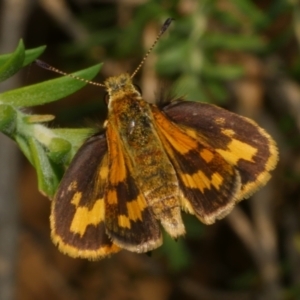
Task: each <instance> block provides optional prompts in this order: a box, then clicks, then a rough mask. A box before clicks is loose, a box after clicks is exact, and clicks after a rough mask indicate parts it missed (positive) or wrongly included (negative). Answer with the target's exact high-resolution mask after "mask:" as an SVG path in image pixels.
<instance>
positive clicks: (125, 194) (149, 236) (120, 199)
mask: <svg viewBox="0 0 300 300" xmlns="http://www.w3.org/2000/svg"><path fill="white" fill-rule="evenodd" d="M106 133H107V137H108V139H107V140H108V148H109V151H108V153H109V161H110V164H109V173H108V187H107V190H106V194H105V199H106V201H105V224H106V229H107V233H108V235H109V236H110V238H111V239H112V240H113V241H114V243H116V244H117V245H118V246H120V247H121V248H124V249H127V250H129V251H133V252H147V251H150V250H153V249H155V248H157V247H159V246H160V245H161V244H162V236H161V231H160V227H159V223H158V221H157V220H156V219H155V217H154V214H153V213H152V210H151V207H150V206H149V205H148V203H147V201H146V199H145V197H144V195H143V193H142V192H141V191H140V190H139V188H138V186H137V184H136V180H135V176H134V168H133V167H132V166H131V161H130V158H129V156H128V154H127V152H126V149H125V147H124V145H123V143H122V141H121V140H120V137H119V136H118V134H117V133H116V131H115V130H114V129H113V128H112V127H111V126H109V125H108V126H107V131H106Z"/></svg>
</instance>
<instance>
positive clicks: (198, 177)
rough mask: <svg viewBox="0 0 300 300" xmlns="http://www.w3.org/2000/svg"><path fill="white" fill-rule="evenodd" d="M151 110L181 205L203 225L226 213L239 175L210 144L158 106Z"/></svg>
mask: <svg viewBox="0 0 300 300" xmlns="http://www.w3.org/2000/svg"><path fill="white" fill-rule="evenodd" d="M152 112H153V117H154V120H155V125H156V127H157V132H158V134H159V136H160V139H161V141H162V144H163V146H164V148H165V150H166V153H167V154H168V156H169V158H170V160H171V162H172V164H173V166H174V168H175V170H176V173H177V176H178V180H179V185H180V188H181V191H182V197H181V198H182V199H181V205H182V208H183V209H184V210H186V211H187V212H189V213H191V214H195V215H196V216H197V217H198V218H199V219H200V220H201V221H202V222H204V223H205V224H211V223H213V222H214V221H215V220H216V219H220V218H222V217H224V216H225V215H227V214H228V213H229V212H230V211H231V210H232V208H233V206H234V203H235V202H236V195H237V193H238V192H239V190H240V178H239V174H238V173H237V172H236V171H235V169H234V168H233V167H232V166H231V165H230V164H229V163H227V162H226V160H225V159H224V158H223V157H222V156H221V155H220V154H219V153H217V152H216V151H215V150H214V149H213V148H212V147H210V146H209V145H206V144H203V143H201V142H200V141H199V140H197V139H195V138H193V137H191V136H189V135H188V134H186V132H184V131H183V130H181V128H180V127H179V126H177V125H176V124H174V123H173V122H171V121H170V120H169V119H168V118H167V117H166V116H165V115H164V114H163V113H162V112H160V111H159V110H158V108H157V107H155V106H153V107H152Z"/></svg>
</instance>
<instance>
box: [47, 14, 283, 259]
mask: <svg viewBox="0 0 300 300" xmlns="http://www.w3.org/2000/svg"><path fill="white" fill-rule="evenodd" d="M170 22H171V21H170V20H169V19H168V20H167V22H166V23H165V24H164V26H163V27H162V30H161V32H160V35H161V34H162V33H163V32H164V31H165V30H166V28H167V27H168V25H169V23H170ZM160 35H159V36H160ZM154 44H155V43H154ZM143 61H144V60H143ZM143 61H142V63H143ZM142 63H141V64H142ZM141 64H140V66H141ZM140 66H139V67H138V69H139V68H140ZM135 73H136V72H135ZM135 73H134V74H135ZM134 74H132V75H129V74H127V73H125V74H121V75H119V76H115V77H110V78H108V79H107V80H105V82H104V84H103V86H104V87H105V89H106V91H107V93H108V101H107V105H108V117H107V120H106V121H105V122H104V125H103V130H102V131H100V132H98V133H96V134H94V135H93V136H91V137H90V138H88V139H87V140H86V141H85V142H84V143H83V145H82V146H81V148H80V149H79V150H78V152H77V153H76V155H75V157H74V159H73V160H72V162H71V164H70V165H69V167H68V169H67V170H66V172H65V174H64V176H63V178H62V181H61V183H60V185H59V187H58V190H57V192H56V195H55V197H54V199H53V201H52V208H51V216H50V223H51V236H52V239H53V241H54V243H55V244H56V245H57V246H58V248H59V249H60V250H61V251H62V252H63V253H65V254H68V255H70V256H71V257H80V258H87V259H90V260H96V259H101V258H104V257H106V256H109V255H111V254H113V253H116V252H118V251H120V250H121V249H126V250H129V251H132V252H137V253H144V252H148V251H151V250H153V249H155V248H157V247H159V246H161V244H162V243H163V240H162V229H163V230H165V231H166V232H167V233H168V234H169V235H170V236H171V237H172V238H175V239H177V238H179V237H180V236H183V235H184V234H185V226H184V223H183V221H182V211H184V212H186V213H188V214H192V215H195V217H196V218H198V219H199V220H200V221H201V222H203V223H204V224H213V223H214V222H215V221H216V220H218V219H221V218H223V217H225V216H226V215H227V214H228V213H230V211H231V210H232V209H233V207H234V206H235V204H237V203H238V202H239V201H241V200H243V199H245V198H248V197H250V196H251V195H252V194H253V193H254V192H256V191H257V190H259V189H260V188H261V187H262V186H264V185H265V184H266V183H267V181H268V180H269V179H270V177H271V175H270V171H272V170H273V169H274V168H275V166H276V163H277V161H278V150H277V147H276V143H275V142H274V140H273V139H272V138H271V136H270V135H269V134H268V133H267V132H266V131H265V130H264V129H262V128H261V127H259V126H258V125H257V124H256V123H255V122H254V121H252V120H250V119H248V118H246V117H243V116H240V115H238V114H235V113H232V112H230V111H227V110H225V109H222V108H220V107H217V106H214V105H211V104H206V103H200V102H191V101H185V100H184V99H175V100H173V101H170V102H168V103H164V105H155V104H150V103H148V102H147V101H145V100H144V99H143V97H142V95H141V92H140V91H139V90H138V89H137V88H136V87H135V85H134V84H133V82H132V77H133V75H134Z"/></svg>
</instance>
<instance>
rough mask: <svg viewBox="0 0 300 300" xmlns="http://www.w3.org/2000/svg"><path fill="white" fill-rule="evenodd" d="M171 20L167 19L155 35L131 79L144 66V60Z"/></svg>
mask: <svg viewBox="0 0 300 300" xmlns="http://www.w3.org/2000/svg"><path fill="white" fill-rule="evenodd" d="M173 20H174V19H173V18H168V19H167V20H166V21H165V23H164V24H163V26H162V27H161V29H160V32H159V34H158V35H157V37H156V39H155V41H154V43H153V44H152V46H151V47H150V49H149V50H148V51H147V53H146V54H145V56H144V58H143V59H142V61H141V62H140V64H139V65H138V66H137V68H136V69H135V71H134V72H133V73H132V75H131V76H130V77H131V78H133V77H134V76H135V74H136V73H137V72H138V71H139V69H140V68H141V67H142V65H143V64H144V62H145V60H146V59H147V57H148V56H149V54H150V53H151V52H152V50H153V48H154V47H155V45H156V44H157V42H158V41H159V39H160V37H161V36H162V35H163V33H164V32H165V31H166V30H167V29H168V27H169V26H170V24H171V22H172V21H173Z"/></svg>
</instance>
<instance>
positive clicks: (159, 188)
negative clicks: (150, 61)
mask: <svg viewBox="0 0 300 300" xmlns="http://www.w3.org/2000/svg"><path fill="white" fill-rule="evenodd" d="M105 85H106V86H107V90H108V93H109V95H110V99H109V106H108V110H109V112H108V120H107V124H106V128H107V135H108V149H109V153H113V155H114V157H115V156H116V155H118V154H117V152H122V153H123V155H124V168H128V170H124V171H120V170H119V171H120V172H124V173H125V174H126V175H124V176H131V177H133V179H134V180H135V181H136V182H137V184H138V188H139V190H140V192H141V193H143V195H144V197H145V199H146V201H147V203H148V204H149V205H150V206H151V207H152V208H153V213H154V215H155V216H156V217H157V218H158V219H160V220H161V222H162V224H163V225H164V223H168V224H169V225H170V226H172V227H173V229H174V228H175V231H176V230H177V228H176V226H177V224H181V217H180V212H179V207H180V203H179V199H180V191H179V187H178V179H177V176H176V172H175V170H174V167H173V165H172V164H171V162H170V160H169V158H168V156H167V154H166V152H165V151H164V148H163V146H162V143H161V140H160V138H159V136H158V134H157V132H156V129H155V127H154V125H153V124H154V120H153V116H152V110H151V105H150V104H149V103H147V102H146V101H144V100H143V99H142V97H141V95H140V93H139V92H138V91H137V90H136V89H135V87H134V86H133V84H132V83H131V79H130V77H129V75H127V74H124V75H121V76H120V77H112V78H109V79H108V80H107V81H106V82H105ZM113 136H114V138H113ZM116 142H118V147H119V149H118V150H116V149H114V148H115V147H116ZM114 157H112V156H111V157H110V158H109V159H110V160H113V159H115V158H114ZM119 159H120V157H119ZM121 164H122V163H120V162H119V163H118V165H119V169H121V168H123V167H122V166H121ZM112 171H113V170H112ZM124 176H123V177H124ZM166 202H168V204H167V205H166ZM165 208H167V211H164V210H165ZM174 210H175V211H174ZM167 231H169V230H167ZM183 231H184V229H183V228H178V233H177V232H172V235H175V236H177V235H179V232H180V234H182V232H183Z"/></svg>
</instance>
